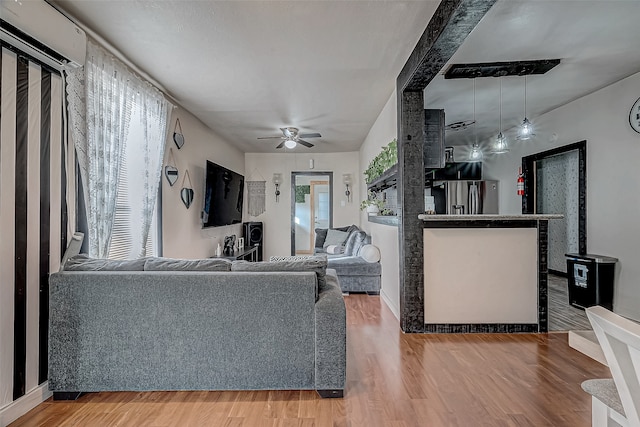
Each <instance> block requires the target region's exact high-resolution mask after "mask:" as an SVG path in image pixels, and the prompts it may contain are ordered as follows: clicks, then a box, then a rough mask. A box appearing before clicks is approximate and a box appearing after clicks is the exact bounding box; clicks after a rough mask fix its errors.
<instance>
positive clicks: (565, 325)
mask: <svg viewBox="0 0 640 427" xmlns="http://www.w3.org/2000/svg"><path fill="white" fill-rule="evenodd" d="M548 284H549V292H548V296H549V330H550V331H576V330H578V331H585V330H591V329H592V328H591V323H589V319H588V318H587V314H586V313H585V311H584V310H582V309H579V308H576V307H574V306H572V305H571V304H569V290H568V287H567V278H566V277H562V276H556V275H554V274H549V276H548Z"/></svg>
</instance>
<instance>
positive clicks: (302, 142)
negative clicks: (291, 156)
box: [296, 139, 313, 148]
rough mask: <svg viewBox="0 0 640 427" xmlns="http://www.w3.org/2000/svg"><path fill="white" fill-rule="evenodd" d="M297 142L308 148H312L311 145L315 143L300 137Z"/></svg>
mask: <svg viewBox="0 0 640 427" xmlns="http://www.w3.org/2000/svg"><path fill="white" fill-rule="evenodd" d="M296 142H298V143H300V144H302V145H304V146H305V147H307V148H311V147H313V144H312V143H310V142H307V141H305V140H304V139H298V140H297V141H296Z"/></svg>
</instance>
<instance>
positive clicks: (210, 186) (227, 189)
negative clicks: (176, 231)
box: [202, 160, 244, 227]
mask: <svg viewBox="0 0 640 427" xmlns="http://www.w3.org/2000/svg"><path fill="white" fill-rule="evenodd" d="M243 192H244V176H242V175H240V174H239V173H236V172H234V171H232V170H229V169H227V168H225V167H223V166H220V165H217V164H215V163H213V162H210V161H209V160H207V169H206V172H205V185H204V208H203V210H202V226H203V227H220V226H222V225H231V224H239V223H241V222H242V199H243Z"/></svg>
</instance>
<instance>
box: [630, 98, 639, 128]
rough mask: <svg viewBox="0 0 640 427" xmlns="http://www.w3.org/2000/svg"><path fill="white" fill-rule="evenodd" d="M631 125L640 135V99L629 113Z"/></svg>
mask: <svg viewBox="0 0 640 427" xmlns="http://www.w3.org/2000/svg"><path fill="white" fill-rule="evenodd" d="M629 124H631V128H632V129H633V130H635V131H636V132H638V133H640V98H638V100H637V101H636V102H635V103H634V104H633V107H631V111H630V112H629Z"/></svg>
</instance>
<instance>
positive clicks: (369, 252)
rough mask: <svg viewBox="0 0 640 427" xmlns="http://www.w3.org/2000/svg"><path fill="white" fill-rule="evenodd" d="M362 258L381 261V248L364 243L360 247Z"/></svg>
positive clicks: (369, 260)
mask: <svg viewBox="0 0 640 427" xmlns="http://www.w3.org/2000/svg"><path fill="white" fill-rule="evenodd" d="M360 258H362V259H363V260H365V261H367V262H372V263H373V262H378V261H380V249H378V247H377V246H374V245H364V246H363V247H362V249H360Z"/></svg>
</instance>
